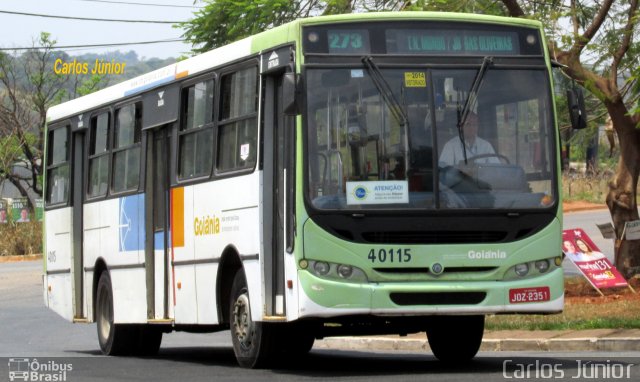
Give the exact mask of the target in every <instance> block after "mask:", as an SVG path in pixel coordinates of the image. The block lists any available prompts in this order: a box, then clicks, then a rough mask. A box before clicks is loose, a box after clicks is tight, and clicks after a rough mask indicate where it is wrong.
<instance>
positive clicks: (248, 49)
mask: <svg viewBox="0 0 640 382" xmlns="http://www.w3.org/2000/svg"><path fill="white" fill-rule="evenodd" d="M383 20H389V21H394V20H405V21H408V20H431V21H465V22H478V23H495V24H503V25H505V24H508V25H519V26H524V27H530V28H536V29H540V28H541V25H542V24H541V23H540V22H538V21H534V20H527V19H519V18H506V17H498V16H487V15H476V14H466V13H451V12H374V13H355V14H353V13H352V14H344V15H334V16H318V17H311V18H306V19H299V20H295V21H292V22H290V23H288V24H284V25H281V26H279V27H276V28H273V29H270V30H268V31H265V32H262V33H259V34H257V35H254V36H250V37H247V38H245V39H242V40H239V41H236V42H233V43H231V44H229V45H225V46H222V47H220V48H216V49H214V50H211V51H209V52H206V53H203V54H199V55H196V56H193V57H191V58H189V59H186V60H184V61H180V62H177V63H175V64H171V65H168V66H166V67H163V68H160V69H157V70H154V71H152V72H149V73H146V74H143V75H141V76H138V77H135V78H132V79H130V80H127V81H123V82H121V83H119V84H116V85H113V86H110V87H107V88H105V89H102V90H99V91H97V92H95V93H91V94H89V95H86V96H83V97H80V98H76V99H74V100H71V101H68V102H64V103H61V104H59V105H56V106H52V107H51V108H49V110H48V111H47V121H48V122H53V121H58V120H62V119H65V118H69V117H72V116H74V115H78V114H80V113H83V112H85V111H87V110H92V109H95V108H98V107H101V106H102V105H108V104H110V103H112V102H114V101H118V100H124V99H125V98H127V97H129V96H135V95H138V94H141V93H143V92H145V91H148V90H151V89H153V88H156V87H160V86H163V85H165V84H168V83H170V82H172V81H174V80H177V79H180V78H185V77H187V76H193V75H195V74H198V73H201V72H203V71H206V70H208V69H211V68H215V67H218V66H222V65H224V64H225V63H229V62H233V61H235V60H238V59H241V58H242V57H246V56H249V55H251V54H255V53H258V52H260V51H262V50H265V49H268V48H270V47H273V46H277V45H281V44H284V43H287V42H290V41H295V40H296V38H297V37H298V31H299V30H300V27H302V26H305V25H317V24H327V23H347V22H361V21H363V22H364V21H383Z"/></svg>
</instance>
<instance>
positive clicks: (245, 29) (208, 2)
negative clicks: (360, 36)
mask: <svg viewBox="0 0 640 382" xmlns="http://www.w3.org/2000/svg"><path fill="white" fill-rule="evenodd" d="M204 3H205V6H204V7H203V8H201V9H200V10H198V11H196V12H195V13H194V16H195V17H194V18H193V19H192V20H190V21H188V22H184V23H180V24H178V25H177V27H179V28H182V29H184V31H185V32H184V35H183V37H184V38H185V39H186V40H187V41H189V42H190V43H191V44H192V45H193V52H194V53H203V52H206V51H208V50H211V49H213V48H216V47H218V46H222V45H225V44H228V43H230V42H233V41H237V40H240V39H242V38H243V37H247V36H250V35H252V34H256V33H259V32H262V31H264V30H267V29H269V28H273V27H276V26H278V25H282V24H285V23H287V22H289V21H292V20H295V19H298V18H301V17H309V16H318V15H336V14H342V13H351V12H374V11H395V10H401V9H404V8H405V7H406V6H407V5H409V4H410V1H405V0H326V1H321V0H294V1H285V0H205V1H204Z"/></svg>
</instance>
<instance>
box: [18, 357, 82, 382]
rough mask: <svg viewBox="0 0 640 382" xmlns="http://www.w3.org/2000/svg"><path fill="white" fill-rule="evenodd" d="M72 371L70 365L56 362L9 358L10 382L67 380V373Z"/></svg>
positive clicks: (58, 381) (61, 381) (57, 381)
mask: <svg viewBox="0 0 640 382" xmlns="http://www.w3.org/2000/svg"><path fill="white" fill-rule="evenodd" d="M72 370H73V365H71V364H70V363H62V362H58V361H53V360H48V361H42V362H40V361H38V360H37V359H36V358H34V359H32V360H31V359H29V358H9V380H10V381H12V382H13V381H18V380H20V381H56V382H64V381H66V380H67V377H68V375H67V373H68V372H70V371H72Z"/></svg>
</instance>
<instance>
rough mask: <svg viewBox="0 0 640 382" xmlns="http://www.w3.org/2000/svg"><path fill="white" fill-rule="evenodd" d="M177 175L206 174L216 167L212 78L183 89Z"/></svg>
mask: <svg viewBox="0 0 640 382" xmlns="http://www.w3.org/2000/svg"><path fill="white" fill-rule="evenodd" d="M179 139H180V144H179V154H178V155H179V156H178V178H179V179H189V178H195V177H200V176H206V175H209V174H210V173H211V168H212V166H213V80H207V81H203V82H199V83H197V84H195V85H193V86H190V87H188V88H186V89H183V90H182V120H181V121H180V134H179Z"/></svg>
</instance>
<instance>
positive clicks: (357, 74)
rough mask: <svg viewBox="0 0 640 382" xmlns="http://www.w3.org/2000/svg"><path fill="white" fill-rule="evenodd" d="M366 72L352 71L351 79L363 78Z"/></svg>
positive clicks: (360, 70)
mask: <svg viewBox="0 0 640 382" xmlns="http://www.w3.org/2000/svg"><path fill="white" fill-rule="evenodd" d="M363 77H364V71H363V70H362V69H351V78H363Z"/></svg>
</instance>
